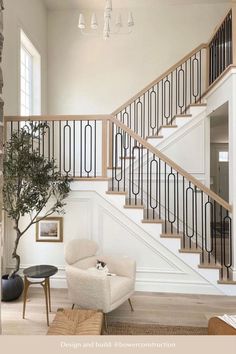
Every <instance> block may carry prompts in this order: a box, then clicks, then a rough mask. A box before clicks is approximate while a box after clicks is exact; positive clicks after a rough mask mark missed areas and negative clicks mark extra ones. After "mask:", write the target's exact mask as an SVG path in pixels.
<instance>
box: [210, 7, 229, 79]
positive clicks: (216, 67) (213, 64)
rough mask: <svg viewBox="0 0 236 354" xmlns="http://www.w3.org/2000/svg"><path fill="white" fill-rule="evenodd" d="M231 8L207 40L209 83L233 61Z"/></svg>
mask: <svg viewBox="0 0 236 354" xmlns="http://www.w3.org/2000/svg"><path fill="white" fill-rule="evenodd" d="M232 47H233V43H232V10H230V11H229V13H228V14H227V16H226V17H225V19H224V21H223V22H222V23H221V25H220V26H219V28H218V29H217V31H216V32H215V34H214V36H213V38H212V39H211V40H210V42H209V85H211V84H212V83H213V82H214V81H215V80H216V79H217V78H218V77H219V76H220V75H221V74H222V73H223V72H224V71H225V69H227V67H228V66H229V65H231V64H232V63H233V53H232Z"/></svg>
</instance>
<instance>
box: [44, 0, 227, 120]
mask: <svg viewBox="0 0 236 354" xmlns="http://www.w3.org/2000/svg"><path fill="white" fill-rule="evenodd" d="M163 3H164V2H163ZM206 3H207V1H206ZM206 3H205V4H196V5H186V4H185V5H184V4H183V5H181V4H178V6H171V5H169V6H168V5H165V4H160V3H159V2H158V1H157V5H156V7H155V6H154V8H149V7H148V5H147V6H146V8H144V9H138V8H137V9H135V8H134V9H133V12H134V18H135V23H136V25H135V27H134V32H133V34H132V35H130V36H120V37H119V36H117V37H112V38H111V39H110V40H107V41H104V40H103V38H102V37H101V38H97V37H87V36H82V35H81V33H80V31H79V30H78V28H77V23H78V16H79V10H78V11H75V10H71V11H70V10H67V11H60V10H58V11H49V16H48V31H49V32H48V35H49V37H48V38H49V43H48V44H49V45H48V48H49V52H48V58H49V62H48V65H49V80H48V90H49V91H48V99H49V113H50V114H88V113H95V114H98V113H111V112H112V111H114V110H115V109H116V108H118V106H119V105H121V104H123V103H124V102H125V101H127V99H129V98H130V97H131V96H132V95H133V94H135V93H137V92H138V91H139V90H141V89H142V88H143V87H144V86H145V85H146V84H148V83H150V82H151V81H152V80H154V79H155V78H156V77H157V76H159V75H160V74H161V73H163V72H164V70H166V69H168V68H169V67H170V66H171V65H173V64H175V63H176V62H177V61H178V60H179V59H181V58H182V57H183V56H184V55H186V54H187V53H188V52H190V51H191V50H192V49H193V48H195V47H196V46H198V45H199V44H201V43H202V42H206V41H208V40H209V38H210V36H211V34H212V32H213V30H214V28H215V26H216V25H217V24H218V23H219V21H220V20H221V18H222V17H223V15H224V14H225V13H226V11H227V9H228V8H229V7H230V4H227V3H223V4H206Z"/></svg>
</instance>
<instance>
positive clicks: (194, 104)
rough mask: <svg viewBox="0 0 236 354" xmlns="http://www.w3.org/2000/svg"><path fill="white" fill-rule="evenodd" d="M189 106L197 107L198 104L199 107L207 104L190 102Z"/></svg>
mask: <svg viewBox="0 0 236 354" xmlns="http://www.w3.org/2000/svg"><path fill="white" fill-rule="evenodd" d="M189 106H190V107H197V106H199V107H206V106H207V104H206V103H191V104H190V105H189Z"/></svg>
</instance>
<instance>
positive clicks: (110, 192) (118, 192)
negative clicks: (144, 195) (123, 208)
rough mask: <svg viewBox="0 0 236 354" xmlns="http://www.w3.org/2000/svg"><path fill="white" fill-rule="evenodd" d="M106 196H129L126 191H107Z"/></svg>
mask: <svg viewBox="0 0 236 354" xmlns="http://www.w3.org/2000/svg"><path fill="white" fill-rule="evenodd" d="M106 194H114V195H117V194H118V195H127V194H128V193H127V192H124V191H106Z"/></svg>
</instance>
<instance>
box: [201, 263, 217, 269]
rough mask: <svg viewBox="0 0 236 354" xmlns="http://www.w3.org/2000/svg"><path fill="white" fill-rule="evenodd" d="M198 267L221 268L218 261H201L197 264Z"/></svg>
mask: <svg viewBox="0 0 236 354" xmlns="http://www.w3.org/2000/svg"><path fill="white" fill-rule="evenodd" d="M198 268H203V269H206V268H207V269H221V265H220V264H219V263H216V264H212V263H210V264H208V263H201V264H199V265H198Z"/></svg>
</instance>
